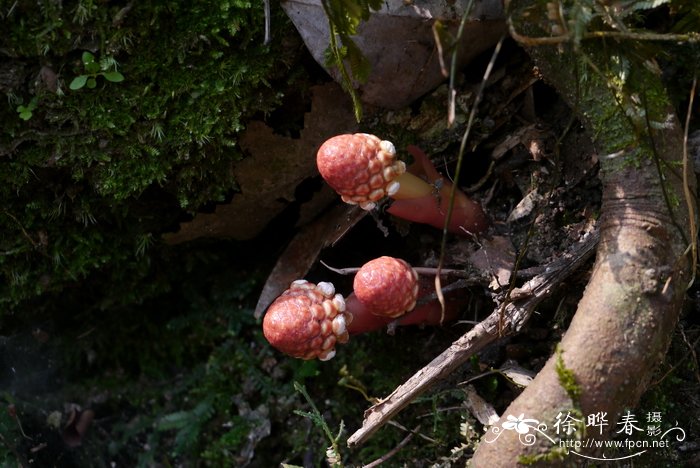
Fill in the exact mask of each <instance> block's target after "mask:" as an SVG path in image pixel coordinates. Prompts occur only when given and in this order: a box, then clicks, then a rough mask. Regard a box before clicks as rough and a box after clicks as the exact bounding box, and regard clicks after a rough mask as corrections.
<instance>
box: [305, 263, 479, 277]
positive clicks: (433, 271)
mask: <svg viewBox="0 0 700 468" xmlns="http://www.w3.org/2000/svg"><path fill="white" fill-rule="evenodd" d="M319 263H321V265H323V266H324V267H326V268H328V269H329V270H331V271H332V272H333V273H338V274H339V275H351V274H353V273H357V272H358V271H360V268H357V267H350V268H334V267H332V266H330V265H329V264H327V263H326V262H324V261H323V260H319ZM413 269H414V270H416V273H418V274H419V275H437V274H438V273H439V274H441V275H453V276H460V277H462V278H469V277H470V276H471V275H469V273H467V272H465V271H464V270H454V269H449V268H445V269H442V270H439V271H438V269H437V268H430V267H413Z"/></svg>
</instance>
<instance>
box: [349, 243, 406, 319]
mask: <svg viewBox="0 0 700 468" xmlns="http://www.w3.org/2000/svg"><path fill="white" fill-rule="evenodd" d="M353 289H354V291H355V295H356V296H357V298H358V300H359V301H360V302H361V303H362V304H363V305H364V306H365V307H366V308H367V310H369V311H370V312H371V313H373V314H375V315H381V316H385V317H391V318H396V317H399V316H401V315H403V314H404V313H406V312H407V311H410V310H411V309H413V308H414V307H415V305H416V299H417V298H418V289H419V286H418V274H417V273H416V271H415V270H414V269H413V268H412V267H411V265H409V264H408V263H407V262H406V261H404V260H401V259H399V258H394V257H386V256H385V257H379V258H375V259H374V260H371V261H369V262H367V263H365V264H364V265H363V266H362V268H360V270H359V271H358V272H357V274H356V275H355V280H354V282H353Z"/></svg>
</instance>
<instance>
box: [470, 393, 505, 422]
mask: <svg viewBox="0 0 700 468" xmlns="http://www.w3.org/2000/svg"><path fill="white" fill-rule="evenodd" d="M464 393H465V399H464V404H465V406H466V407H467V409H468V410H469V412H470V413H471V414H472V415H473V416H474V417H475V418H476V419H477V420H478V421H479V422H480V423H481V424H483V425H484V426H491V425H493V424H495V423H496V422H497V421H498V418H499V416H498V413H496V410H495V409H494V408H493V406H491V405H490V404H489V403H488V402H487V401H486V400H484V399H483V398H481V397H480V396H479V394H478V393H476V389H475V388H474V386H473V385H467V386H466V387H465V388H464Z"/></svg>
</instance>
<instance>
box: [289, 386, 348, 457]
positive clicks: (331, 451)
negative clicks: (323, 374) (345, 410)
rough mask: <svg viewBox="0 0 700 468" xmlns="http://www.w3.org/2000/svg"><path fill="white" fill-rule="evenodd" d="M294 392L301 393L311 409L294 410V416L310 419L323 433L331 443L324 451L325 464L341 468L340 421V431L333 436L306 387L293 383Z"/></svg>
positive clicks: (342, 427) (341, 433) (341, 429)
mask: <svg viewBox="0 0 700 468" xmlns="http://www.w3.org/2000/svg"><path fill="white" fill-rule="evenodd" d="M294 390H296V391H297V392H299V393H301V395H302V396H303V397H304V399H305V400H306V402H307V403H308V404H309V406H310V407H311V411H300V410H294V412H295V413H296V414H298V415H299V416H303V417H305V418H308V419H310V420H311V421H312V422H313V423H314V424H315V425H316V427H318V428H320V429H321V430H322V431H323V433H324V434H325V435H326V437H327V438H328V440H329V442H330V443H331V445H330V446H329V447H328V448H327V449H326V462H327V463H328V465H329V466H331V467H332V468H342V467H343V462H342V457H341V455H340V452H339V444H338V442H339V440H340V437H341V436H342V435H343V430H344V426H343V422H342V421H341V422H340V429H339V430H338V435H335V436H334V435H333V433H332V432H331V429H330V427H328V424H327V423H326V420H325V419H323V415H322V414H321V412H320V411H319V410H318V408H317V407H316V404H315V403H314V402H313V400H312V399H311V397H310V396H309V393H308V392H307V391H306V387H304V386H303V385H302V384H300V383H299V382H294ZM287 466H289V467H291V466H293V465H287Z"/></svg>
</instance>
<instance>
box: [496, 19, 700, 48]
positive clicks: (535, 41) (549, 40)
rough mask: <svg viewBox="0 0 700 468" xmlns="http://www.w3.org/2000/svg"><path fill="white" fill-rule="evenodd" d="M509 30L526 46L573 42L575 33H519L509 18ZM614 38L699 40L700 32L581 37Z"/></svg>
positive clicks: (589, 34)
mask: <svg viewBox="0 0 700 468" xmlns="http://www.w3.org/2000/svg"><path fill="white" fill-rule="evenodd" d="M508 31H509V32H510V35H511V37H512V38H513V39H515V40H516V41H517V42H520V43H521V44H523V45H525V46H538V45H558V44H564V43H566V42H573V41H574V35H573V33H569V34H560V35H557V36H541V37H531V36H525V35H523V34H520V33H518V32H517V31H516V30H515V26H514V25H513V21H512V20H511V19H509V20H508ZM603 38H612V39H618V40H629V41H671V42H691V43H693V42H698V41H700V34H698V33H696V32H690V33H687V34H661V33H650V32H624V31H590V32H587V33H584V34H583V35H582V36H581V39H603Z"/></svg>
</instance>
